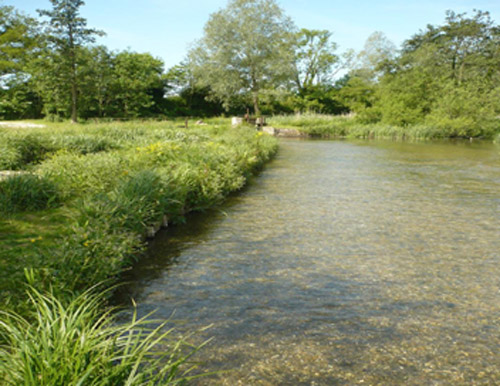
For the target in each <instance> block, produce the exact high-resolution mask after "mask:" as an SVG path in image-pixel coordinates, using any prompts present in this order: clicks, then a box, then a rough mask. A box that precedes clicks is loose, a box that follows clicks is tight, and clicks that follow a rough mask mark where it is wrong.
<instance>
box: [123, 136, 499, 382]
mask: <svg viewBox="0 0 500 386" xmlns="http://www.w3.org/2000/svg"><path fill="white" fill-rule="evenodd" d="M130 280H131V285H130V286H129V287H128V288H127V290H128V291H129V293H130V294H132V295H133V296H134V298H135V300H136V301H137V303H138V308H139V312H140V313H141V314H142V313H146V312H148V311H151V310H155V309H156V310H157V312H156V314H155V316H156V317H159V318H168V317H170V316H171V315H172V313H173V312H174V311H175V314H174V319H176V320H177V321H178V323H179V324H180V327H179V329H180V331H191V330H194V329H198V328H202V327H204V326H207V325H212V327H211V328H210V329H209V330H207V331H206V332H204V333H200V334H198V335H197V337H196V338H195V340H199V341H201V340H203V339H206V338H207V337H213V340H212V341H211V343H210V344H209V345H208V346H207V347H205V348H204V349H203V350H202V351H201V352H200V353H199V355H197V359H198V360H200V361H202V362H204V365H203V366H202V368H203V369H205V370H209V371H213V370H230V371H228V372H224V373H221V374H220V375H218V376H216V377H211V378H205V379H202V380H201V381H199V383H200V384H217V385H237V384H242V385H248V384H258V385H287V384H290V385H299V384H303V385H336V384H347V385H351V384H369V385H373V384H380V385H392V384H410V385H428V384H450V385H456V384H485V385H489V384H500V146H495V145H492V144H476V143H449V142H448V143H432V142H420V143H404V142H350V141H312V140H310V141H298V140H297V141H295V140H283V141H282V142H281V145H280V151H279V153H278V156H277V157H276V159H275V160H274V161H273V162H271V163H270V164H269V165H268V166H267V167H266V169H265V170H264V171H263V172H262V173H261V174H260V175H259V176H258V177H256V178H255V179H254V180H253V182H252V183H251V184H250V186H248V187H247V188H246V189H245V190H244V191H243V192H241V193H240V194H238V195H237V196H235V197H233V198H231V199H230V200H229V201H228V202H227V203H226V204H224V205H223V206H221V207H220V208H219V209H217V210H214V211H211V212H208V213H205V214H202V215H196V216H193V217H191V218H189V219H188V223H187V224H186V225H183V226H178V227H173V228H171V229H169V230H168V231H165V232H163V233H161V234H160V235H159V237H157V238H156V239H155V240H154V241H153V242H152V243H151V246H150V250H149V253H148V256H147V257H146V258H144V259H143V260H142V261H141V262H140V263H139V264H138V265H137V266H136V267H135V268H134V271H133V272H132V274H131V277H130Z"/></svg>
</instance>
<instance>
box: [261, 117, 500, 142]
mask: <svg viewBox="0 0 500 386" xmlns="http://www.w3.org/2000/svg"><path fill="white" fill-rule="evenodd" d="M268 124H269V125H270V126H273V127H276V128H290V129H295V130H298V131H300V132H301V133H304V134H307V135H310V136H313V137H324V138H392V139H444V138H482V139H489V140H491V139H494V138H495V137H496V138H498V137H499V136H500V119H499V120H498V121H497V122H490V123H489V124H488V125H487V126H484V127H475V126H474V125H467V122H447V123H445V122H441V123H434V124H419V125H412V126H406V127H403V126H393V125H387V124H382V123H376V124H375V123H374V124H367V123H362V122H360V121H359V120H357V119H356V118H355V117H349V116H333V115H322V114H298V115H278V116H273V117H271V118H269V119H268Z"/></svg>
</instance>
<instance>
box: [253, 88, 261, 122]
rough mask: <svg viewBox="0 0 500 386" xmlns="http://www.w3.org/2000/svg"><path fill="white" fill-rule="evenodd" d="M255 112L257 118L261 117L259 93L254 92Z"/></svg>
mask: <svg viewBox="0 0 500 386" xmlns="http://www.w3.org/2000/svg"><path fill="white" fill-rule="evenodd" d="M253 112H254V114H255V116H256V117H260V109H259V93H258V92H257V91H254V92H253Z"/></svg>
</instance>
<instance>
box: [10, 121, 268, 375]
mask: <svg viewBox="0 0 500 386" xmlns="http://www.w3.org/2000/svg"><path fill="white" fill-rule="evenodd" d="M183 126H184V121H182V122H180V121H168V122H126V123H124V122H121V123H116V122H115V123H102V124H77V125H75V124H63V123H58V124H56V123H54V124H48V126H47V127H44V128H37V127H35V128H15V129H14V128H8V127H1V128H0V171H6V170H8V171H9V173H10V175H9V176H8V177H7V176H6V173H5V172H4V173H3V177H2V176H1V174H0V294H1V295H0V303H1V304H2V310H3V312H2V316H1V318H0V342H2V341H3V342H9V343H8V344H7V345H6V346H4V347H3V348H2V349H0V375H3V378H5V379H7V380H9V382H10V383H11V384H16V382H19V381H20V379H25V380H26V382H28V383H27V384H32V383H30V381H29V379H31V378H30V377H31V376H32V375H33V374H35V375H34V376H35V377H36V376H37V375H36V374H39V376H43V377H44V378H43V379H44V382H42V383H40V384H51V382H59V381H61V380H64V382H66V380H70V379H71V381H68V382H70V383H65V384H73V383H72V382H73V381H74V382H76V381H75V380H78V381H81V380H82V379H83V378H81V377H82V376H83V373H84V372H85V371H87V370H88V369H90V368H91V367H92V366H94V365H97V364H98V363H108V368H107V370H106V371H109V374H111V373H112V371H113V370H112V369H113V367H114V365H113V363H115V362H116V358H117V356H120V355H122V354H123V353H126V355H125V354H123V355H124V356H123V358H131V359H130V360H129V361H128V362H127V361H125V360H123V361H121V362H120V363H122V362H123V363H125V364H126V366H125V365H124V366H125V368H126V369H125V370H124V372H122V373H120V374H119V375H117V377H118V378H113V377H112V376H111V375H109V377H110V378H109V379H123V377H124V376H125V375H124V374H128V375H130V376H132V375H131V374H132V373H133V372H134V371H135V372H137V366H139V364H140V366H141V368H144V364H141V363H142V362H141V361H143V360H144V359H145V357H146V356H147V357H148V358H150V357H151V355H152V354H151V353H150V349H151V348H153V346H154V344H152V343H153V342H156V343H158V342H160V341H162V340H163V339H162V338H161V337H162V336H163V335H162V334H163V332H162V331H161V330H153V334H152V335H148V334H143V333H142V332H140V331H142V330H141V329H140V328H139V327H141V325H142V324H145V323H146V321H144V320H142V321H140V322H137V321H133V322H132V324H131V325H128V327H124V328H123V329H122V330H117V329H116V327H113V323H112V322H110V321H112V320H113V317H112V315H111V314H112V313H110V312H107V311H105V309H106V307H104V306H103V304H104V303H105V298H106V297H108V296H109V295H110V294H111V293H112V288H113V284H114V283H116V282H117V280H118V279H119V278H120V275H121V274H122V273H123V271H124V270H125V269H127V268H128V267H130V266H131V265H132V264H133V263H134V261H136V260H137V259H138V258H140V256H141V252H142V251H143V249H144V248H145V246H146V236H147V234H148V233H149V232H151V230H152V229H156V228H158V226H159V225H160V224H163V225H164V226H165V225H167V223H168V224H176V223H179V222H183V221H185V216H186V214H187V213H189V212H191V211H202V210H204V209H207V208H209V207H212V206H214V205H217V204H219V203H221V202H222V201H223V200H224V198H225V197H226V196H227V195H229V194H230V193H232V192H235V191H237V190H239V189H241V188H242V187H243V186H244V185H245V183H246V182H247V180H248V179H249V178H250V177H251V176H252V174H254V173H255V172H256V171H258V170H259V168H261V167H262V165H263V164H264V163H265V162H267V161H268V160H269V159H270V158H271V157H272V156H273V155H274V153H275V152H276V150H277V141H276V140H275V139H274V138H272V137H270V136H267V135H264V134H263V133H261V132H257V131H256V130H255V128H252V127H239V128H236V129H235V128H231V126H230V125H229V121H228V120H223V119H213V120H209V121H208V124H206V125H194V122H190V125H189V128H185V127H183ZM103 283H104V284H103ZM96 286H99V289H98V290H97V291H98V292H103V293H104V294H106V295H98V296H97V295H96V293H95V292H96V290H95V287H96ZM91 288H94V290H89V289H91ZM96 296H97V298H96ZM82 310H83V311H84V312H83V311H82ZM51 318H52V319H51ZM44 320H45V321H49V320H53V321H54V322H53V323H45V322H44ZM68 320H70V321H73V322H74V323H73V324H71V323H62V322H61V321H68ZM36 323H38V327H37V324H36ZM61 323H62V324H64V328H63V327H61V329H66V328H67V329H68V330H69V331H73V332H72V336H73V337H78V336H90V335H88V332H89V331H94V332H95V331H97V330H99V331H100V333H99V334H101V335H100V336H101V337H102V339H100V338H99V337H98V336H96V335H93V339H94V340H92V339H90V340H87V341H86V342H88V344H89V346H88V347H87V346H86V349H88V350H90V351H89V352H92V353H93V354H92V355H93V356H92V355H91V357H92V358H93V359H92V361H90V362H92V364H90V362H89V363H87V362H86V364H80V365H81V366H80V367H78V368H77V369H75V368H73V367H74V366H73V365H74V364H75V363H77V362H79V360H80V359H82V358H83V357H81V356H80V355H79V354H77V352H78V350H77V347H76V346H78V345H76V346H75V347H74V348H75V351H73V352H72V353H67V352H66V353H61V352H55V351H52V350H49V352H46V351H43V350H46V349H47V347H58V345H60V344H62V343H61V342H62V340H64V339H67V338H65V337H64V336H62V337H59V336H57V334H58V333H57V331H60V330H61V329H58V327H57V326H58V325H59V324H61ZM92 326H94V327H92ZM41 331H43V334H42V333H41ZM131 331H132V332H131ZM99 334H97V335H99ZM127 335H129V336H131V337H135V336H143V338H144V337H147V338H146V339H135V338H134V339H131V342H129V343H123V342H121V343H120V345H118V346H117V345H116V344H115V343H116V342H115V338H113V337H116V336H122V337H123V336H127ZM47 337H49V338H47ZM44 339H45V340H44ZM61 339H62V340H61ZM123 339H125V338H123ZM28 340H29V341H31V342H32V344H30V345H26V342H27V341H28ZM125 341H126V339H125ZM141 342H142V343H141ZM144 342H146V343H144ZM122 343H123V344H122ZM134 345H135V346H134ZM28 346H29V347H28ZM180 346H182V344H181V343H179V342H177V343H175V344H174V345H173V346H172V347H174V349H173V351H172V350H170V351H168V352H169V353H171V354H172V353H176V352H177V354H178V351H179V347H180ZM99 347H100V348H101V349H102V348H103V347H105V349H103V350H104V351H105V353H102V355H101V354H96V351H95V349H97V348H99ZM134 347H135V348H134ZM137 347H138V348H137ZM23 350H27V352H26V351H23ZM176 350H177V351H176ZM42 351H43V353H42ZM104 351H103V352H104ZM82 352H84V351H82ZM120 353H121V354H120ZM42 354H43V355H42ZM94 354H95V355H94ZM177 354H175V355H174V356H175V360H174V359H172V358H171V359H169V360H167V361H165V358H164V356H165V355H163V357H161V358H163V359H161V358H160V359H158V362H155V363H157V364H158V363H160V362H161V363H162V366H163V365H165V363H170V365H172V363H173V364H174V365H172V366H173V367H169V370H168V371H167V370H162V371H163V373H162V374H163V375H164V376H165V377H166V378H165V379H168V380H170V379H174V378H175V374H174V373H176V371H177V367H178V365H179V363H180V362H179V363H177V362H176V361H177V360H180V359H179V358H186V356H185V354H184V353H183V354H182V355H180V354H179V355H177ZM41 355H42V356H45V357H46V358H45V359H44V360H45V362H44V363H51V361H58V360H59V359H60V358H63V357H64V356H68V358H71V360H69V361H67V365H68V367H67V369H66V370H64V369H62V370H61V371H60V372H59V373H57V374H52V373H47V374H45V373H44V372H43V369H44V368H45V367H44V365H43V364H42V363H41V362H39V361H38V360H37V359H36V358H37V357H39V356H41ZM82 355H83V356H85V355H87V354H82ZM169 355H170V354H169ZM49 357H50V359H48V358H49ZM26 358H31V359H32V361H28V360H26ZM58 358H59V359H58ZM167 359H168V358H167ZM180 361H181V362H182V361H183V360H180ZM14 362H15V363H16V365H18V367H17V370H15V369H14V370H13V367H12V366H10V365H9V363H14ZM149 362H150V361H148V363H149ZM115 364H116V363H115ZM170 365H169V366H170ZM72 366H73V367H72ZM89 366H90V367H89ZM160 367H161V366H160ZM160 367H155V366H154V365H153V366H152V367H151V369H152V370H151V372H150V375H151V377H150V378H147V377H146V378H140V377H139V378H140V379H142V380H143V381H144V379H157V378H154V376H156V375H155V374H159V370H158V369H159V368H160ZM161 368H163V369H164V367H161ZM27 369H28V370H27ZM34 369H35V370H34ZM36 369H38V370H36ZM82 369H83V370H82ZM171 370H172V371H173V372H172V373H170V371H171ZM37 371H38V372H37ZM82 371H83V373H82ZM89 371H90V370H89ZM127 371H128V372H127ZM165 371H167V373H165ZM70 373H71V374H73V375H74V376H75V378H71V377H70V375H68V374H70ZM90 373H91V374H92V376H91V377H90V378H89V379H93V378H92V377H97V376H102V374H104V373H105V372H104V370H102V369H101V370H99V369H97V368H96V369H94V370H92V371H90ZM142 373H143V375H144V374H146V373H147V372H142ZM160 373H161V372H160ZM27 374H28V375H27ZM30 374H31V375H30ZM173 374H174V375H173ZM73 375H72V376H73ZM128 375H127V376H128ZM26 377H27V378H26ZM65 377H70V378H65ZM119 377H122V378H119ZM139 378H138V379H139ZM95 379H98V378H95ZM131 379H132V378H131ZM158 379H160V378H158ZM162 379H163V378H162ZM134 382H135V381H134ZM37 384H38V383H37ZM52 384H53V383H52ZM75 384H76V383H75ZM131 384H135V383H131Z"/></svg>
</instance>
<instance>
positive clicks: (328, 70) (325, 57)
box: [295, 28, 339, 94]
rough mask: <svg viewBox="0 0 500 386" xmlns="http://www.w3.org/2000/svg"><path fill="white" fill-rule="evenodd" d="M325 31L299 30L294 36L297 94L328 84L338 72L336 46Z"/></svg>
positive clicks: (329, 34) (330, 34)
mask: <svg viewBox="0 0 500 386" xmlns="http://www.w3.org/2000/svg"><path fill="white" fill-rule="evenodd" d="M331 36H332V33H331V32H329V31H327V30H309V29H305V28H303V29H301V30H300V32H298V33H297V35H296V52H295V84H296V86H297V89H298V91H299V94H304V93H305V92H306V91H307V90H308V89H312V88H313V86H317V85H320V84H327V83H330V81H331V80H332V77H333V75H334V74H335V73H336V72H337V71H338V68H334V66H335V64H337V63H338V62H339V57H338V56H337V55H336V54H335V51H336V49H337V44H336V43H335V42H332V41H330V38H331Z"/></svg>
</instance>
